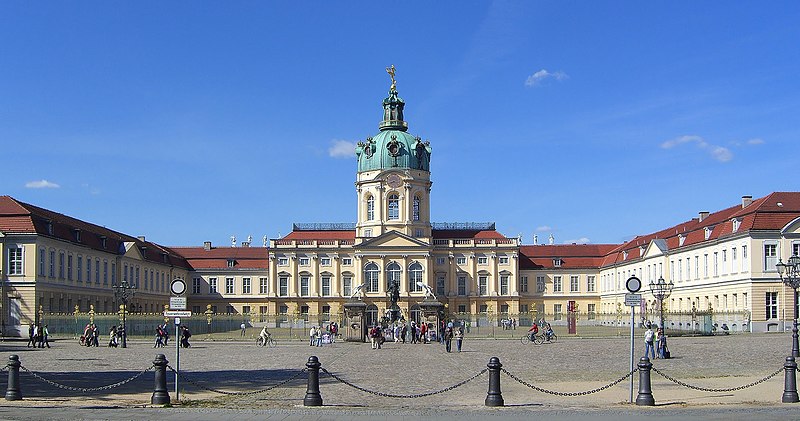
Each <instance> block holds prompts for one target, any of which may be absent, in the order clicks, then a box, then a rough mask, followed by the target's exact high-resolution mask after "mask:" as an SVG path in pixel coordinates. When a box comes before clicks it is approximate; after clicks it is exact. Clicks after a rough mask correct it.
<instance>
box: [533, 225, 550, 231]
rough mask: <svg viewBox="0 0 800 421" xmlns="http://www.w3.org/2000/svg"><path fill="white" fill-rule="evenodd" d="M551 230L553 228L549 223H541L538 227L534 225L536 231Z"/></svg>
mask: <svg viewBox="0 0 800 421" xmlns="http://www.w3.org/2000/svg"><path fill="white" fill-rule="evenodd" d="M552 230H553V228H552V227H551V226H549V225H542V226H540V227H536V231H538V232H542V231H552Z"/></svg>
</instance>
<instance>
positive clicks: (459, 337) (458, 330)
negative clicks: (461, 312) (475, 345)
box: [453, 326, 464, 352]
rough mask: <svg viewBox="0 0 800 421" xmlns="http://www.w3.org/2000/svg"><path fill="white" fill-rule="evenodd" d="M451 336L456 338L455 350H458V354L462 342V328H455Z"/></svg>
mask: <svg viewBox="0 0 800 421" xmlns="http://www.w3.org/2000/svg"><path fill="white" fill-rule="evenodd" d="M453 336H455V338H456V349H458V352H461V343H462V342H463V341H464V327H463V326H459V327H457V328H455V331H454V332H453Z"/></svg>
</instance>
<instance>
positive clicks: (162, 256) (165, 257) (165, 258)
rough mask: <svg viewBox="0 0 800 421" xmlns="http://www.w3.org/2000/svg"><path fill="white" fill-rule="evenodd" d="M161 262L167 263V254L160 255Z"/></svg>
mask: <svg viewBox="0 0 800 421" xmlns="http://www.w3.org/2000/svg"><path fill="white" fill-rule="evenodd" d="M161 261H163V262H164V263H167V253H161Z"/></svg>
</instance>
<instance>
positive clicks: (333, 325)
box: [328, 322, 339, 343]
mask: <svg viewBox="0 0 800 421" xmlns="http://www.w3.org/2000/svg"><path fill="white" fill-rule="evenodd" d="M328 329H329V330H330V331H331V343H334V342H336V335H338V334H339V324H338V323H336V322H331V324H330V327H329V328H328Z"/></svg>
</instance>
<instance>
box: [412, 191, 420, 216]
mask: <svg viewBox="0 0 800 421" xmlns="http://www.w3.org/2000/svg"><path fill="white" fill-rule="evenodd" d="M413 206H414V208H413V212H414V220H415V221H419V196H414V204H413Z"/></svg>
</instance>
